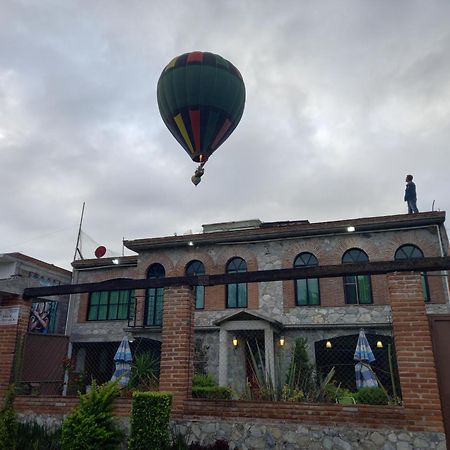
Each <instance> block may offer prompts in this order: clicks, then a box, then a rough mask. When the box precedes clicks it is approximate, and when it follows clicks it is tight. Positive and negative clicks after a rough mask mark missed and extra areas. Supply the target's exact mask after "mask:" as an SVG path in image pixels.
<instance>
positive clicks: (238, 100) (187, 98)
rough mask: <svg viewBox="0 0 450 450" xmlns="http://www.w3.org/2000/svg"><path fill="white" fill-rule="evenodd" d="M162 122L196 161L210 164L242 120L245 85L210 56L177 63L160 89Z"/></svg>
mask: <svg viewBox="0 0 450 450" xmlns="http://www.w3.org/2000/svg"><path fill="white" fill-rule="evenodd" d="M157 97H158V107H159V111H160V113H161V117H162V119H163V121H164V123H165V124H166V126H167V128H168V129H169V131H170V132H171V133H172V134H173V136H174V137H175V139H176V140H177V141H178V142H179V143H180V144H181V146H182V147H183V148H184V149H185V150H186V152H187V153H188V154H189V156H190V157H191V158H192V159H193V160H194V161H196V162H206V161H207V159H208V158H209V156H211V154H212V153H213V152H214V151H215V150H217V148H218V147H219V146H220V145H221V144H223V142H224V141H225V140H226V139H227V138H228V136H230V134H231V133H232V132H233V130H234V129H235V128H236V126H237V124H238V123H239V121H240V120H241V117H242V113H243V112H244V104H245V86H244V81H243V80H242V76H241V74H240V72H239V70H238V69H236V67H235V66H233V64H231V63H230V62H229V61H227V60H226V59H224V58H222V57H221V56H219V55H216V54H214V53H209V52H191V53H185V54H183V55H180V56H177V57H176V58H174V59H173V60H172V61H171V62H170V63H169V64H168V65H167V66H166V67H165V68H164V70H163V72H162V74H161V76H160V78H159V81H158V88H157Z"/></svg>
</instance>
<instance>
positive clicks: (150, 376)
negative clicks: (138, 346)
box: [128, 353, 160, 391]
mask: <svg viewBox="0 0 450 450" xmlns="http://www.w3.org/2000/svg"><path fill="white" fill-rule="evenodd" d="M159 365H160V360H159V357H157V356H155V355H153V354H152V353H140V354H138V355H136V357H135V359H134V362H133V364H132V365H131V375H130V381H129V382H128V387H130V388H134V389H140V390H143V391H150V390H154V389H158V384H159Z"/></svg>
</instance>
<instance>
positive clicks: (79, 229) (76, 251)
mask: <svg viewBox="0 0 450 450" xmlns="http://www.w3.org/2000/svg"><path fill="white" fill-rule="evenodd" d="M84 205H85V202H83V208H82V209H81V218H80V226H79V227H78V236H77V245H76V246H75V253H74V255H73V260H74V261H75V259H76V257H77V253H78V254H79V255H80V258H81V259H84V258H83V255H82V254H81V252H80V249H79V248H78V245H79V244H80V237H81V225H82V223H83V216H84Z"/></svg>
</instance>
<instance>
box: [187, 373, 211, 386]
mask: <svg viewBox="0 0 450 450" xmlns="http://www.w3.org/2000/svg"><path fill="white" fill-rule="evenodd" d="M216 385H217V384H216V382H215V381H214V378H213V377H212V375H210V374H207V375H203V374H196V375H194V376H193V378H192V386H195V387H213V386H216Z"/></svg>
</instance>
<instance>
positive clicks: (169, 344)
mask: <svg viewBox="0 0 450 450" xmlns="http://www.w3.org/2000/svg"><path fill="white" fill-rule="evenodd" d="M161 335H162V346H161V370H160V377H159V379H160V382H159V389H160V390H161V391H168V392H172V394H173V403H172V414H173V415H181V414H182V413H183V408H184V401H185V400H187V399H188V398H190V397H191V395H192V394H191V392H192V375H193V370H194V292H193V289H192V288H191V287H190V286H177V287H168V288H165V291H164V310H163V324H162V333H161Z"/></svg>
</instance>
